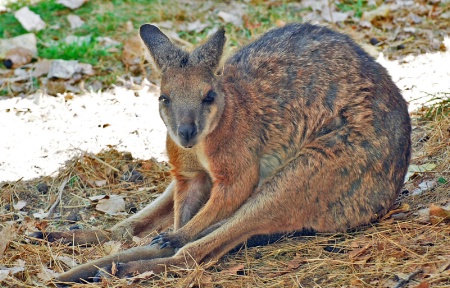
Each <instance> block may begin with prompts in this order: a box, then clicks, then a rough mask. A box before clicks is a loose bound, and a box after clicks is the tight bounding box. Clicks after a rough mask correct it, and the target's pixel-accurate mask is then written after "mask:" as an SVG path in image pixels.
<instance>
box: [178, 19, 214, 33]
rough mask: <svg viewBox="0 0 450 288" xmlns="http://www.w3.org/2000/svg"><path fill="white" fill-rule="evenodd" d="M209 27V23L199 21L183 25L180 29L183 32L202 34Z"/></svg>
mask: <svg viewBox="0 0 450 288" xmlns="http://www.w3.org/2000/svg"><path fill="white" fill-rule="evenodd" d="M208 26H209V24H208V23H202V22H200V20H198V19H197V20H196V21H194V22H190V23H185V24H181V25H180V26H179V29H180V30H182V31H188V32H195V33H200V32H202V31H203V30H205V29H206V28H207V27H208Z"/></svg>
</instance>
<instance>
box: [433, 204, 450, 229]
mask: <svg viewBox="0 0 450 288" xmlns="http://www.w3.org/2000/svg"><path fill="white" fill-rule="evenodd" d="M430 221H431V224H433V225H435V224H439V223H441V222H446V223H448V222H450V211H449V210H445V209H444V208H442V207H441V206H438V205H435V204H431V205H430Z"/></svg>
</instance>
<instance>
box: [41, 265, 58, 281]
mask: <svg viewBox="0 0 450 288" xmlns="http://www.w3.org/2000/svg"><path fill="white" fill-rule="evenodd" d="M58 275H59V273H56V272H55V271H53V270H51V269H48V268H45V267H41V271H40V272H39V273H38V274H37V277H38V278H39V280H41V281H43V282H47V281H50V280H52V279H53V278H56V277H57V276H58Z"/></svg>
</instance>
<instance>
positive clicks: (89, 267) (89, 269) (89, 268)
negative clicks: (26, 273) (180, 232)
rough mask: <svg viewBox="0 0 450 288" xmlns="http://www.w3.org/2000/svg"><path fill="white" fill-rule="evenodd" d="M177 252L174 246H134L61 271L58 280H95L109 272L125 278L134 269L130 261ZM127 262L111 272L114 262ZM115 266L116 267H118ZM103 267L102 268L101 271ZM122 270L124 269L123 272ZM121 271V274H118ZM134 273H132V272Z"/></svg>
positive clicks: (135, 261) (167, 255)
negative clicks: (129, 264) (130, 265)
mask: <svg viewBox="0 0 450 288" xmlns="http://www.w3.org/2000/svg"><path fill="white" fill-rule="evenodd" d="M174 254H175V250H174V249H172V248H164V249H160V247H159V246H158V245H147V246H139V247H134V248H131V249H128V250H125V251H121V252H119V253H116V254H114V255H108V256H105V257H103V258H100V259H96V260H93V261H91V262H88V263H85V264H82V265H78V266H76V267H74V268H72V269H70V270H69V271H66V272H64V273H61V274H60V275H59V276H58V277H57V278H56V281H59V282H63V283H71V282H80V281H81V280H82V279H84V280H88V281H93V280H95V279H97V278H99V277H98V275H101V276H102V277H106V275H108V273H109V274H110V275H112V274H114V276H116V277H119V276H120V277H119V278H124V277H126V276H127V274H128V273H129V271H132V269H131V268H127V267H128V266H127V265H128V263H140V262H145V261H148V260H149V259H156V258H164V257H170V256H172V255H174ZM113 262H114V263H127V264H120V267H118V265H116V268H118V269H119V272H117V273H111V267H112V263H113ZM122 265H126V266H125V268H123V269H122V268H121V267H122ZM99 267H103V269H104V271H103V273H104V274H101V273H100V274H99ZM116 268H114V269H116ZM133 268H134V267H133ZM101 270H102V269H100V271H101ZM121 271H124V272H123V273H122V272H121ZM138 271H139V272H145V271H144V270H142V271H141V270H138ZM118 273H119V274H118ZM130 275H132V274H130Z"/></svg>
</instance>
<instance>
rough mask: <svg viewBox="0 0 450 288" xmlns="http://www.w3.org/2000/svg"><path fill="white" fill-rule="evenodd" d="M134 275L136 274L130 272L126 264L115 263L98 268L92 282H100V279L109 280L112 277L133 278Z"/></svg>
mask: <svg viewBox="0 0 450 288" xmlns="http://www.w3.org/2000/svg"><path fill="white" fill-rule="evenodd" d="M113 267H114V268H113ZM113 270H114V271H113ZM134 274H136V273H133V272H131V271H130V269H129V268H128V267H127V264H126V263H117V264H114V265H113V264H111V265H108V266H106V267H102V268H100V269H99V270H98V272H97V274H95V276H94V277H93V278H92V280H93V282H101V281H102V279H110V278H114V277H116V278H130V277H133V276H134Z"/></svg>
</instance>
